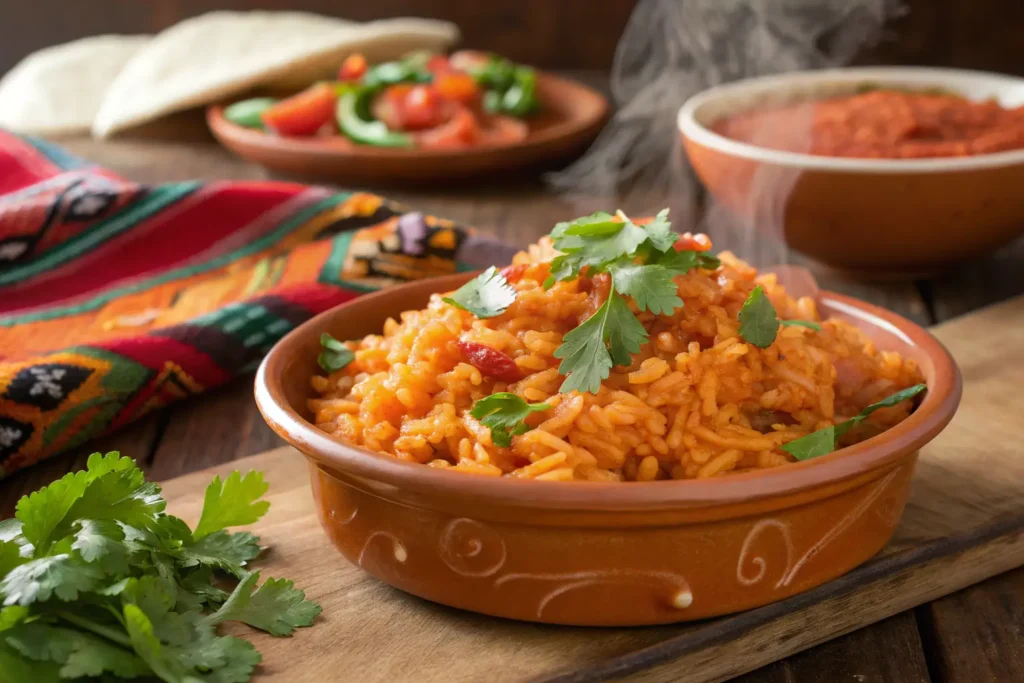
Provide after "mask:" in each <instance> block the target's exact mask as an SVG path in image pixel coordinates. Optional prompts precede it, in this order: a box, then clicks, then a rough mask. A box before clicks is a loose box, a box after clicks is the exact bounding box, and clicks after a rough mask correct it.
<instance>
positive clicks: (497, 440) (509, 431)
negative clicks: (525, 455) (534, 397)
mask: <svg viewBox="0 0 1024 683" xmlns="http://www.w3.org/2000/svg"><path fill="white" fill-rule="evenodd" d="M550 409H551V406H549V405H548V404H547V403H527V402H526V400H525V399H523V398H521V397H519V396H516V395H515V394H512V393H509V392H507V391H501V392H498V393H496V394H491V395H490V396H488V397H486V398H482V399H480V400H479V401H477V402H476V403H474V404H473V407H472V408H471V409H470V411H469V414H470V415H472V416H473V417H474V418H476V419H477V420H479V421H480V424H482V425H484V426H485V427H489V428H490V430H491V441H493V442H494V445H495V446H499V447H502V448H508V446H509V445H511V443H512V437H513V436H516V435H519V434H525V433H526V432H528V431H530V427H529V425H527V424H526V423H525V422H524V421H523V420H525V419H526V417H527V416H528V415H529V414H530V413H537V412H540V411H542V410H550Z"/></svg>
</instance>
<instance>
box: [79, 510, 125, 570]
mask: <svg viewBox="0 0 1024 683" xmlns="http://www.w3.org/2000/svg"><path fill="white" fill-rule="evenodd" d="M77 525H78V530H77V532H76V533H75V540H74V542H73V543H72V544H71V548H72V550H77V551H78V553H79V555H81V556H82V559H83V560H85V561H86V562H99V564H100V567H102V569H103V571H104V572H106V573H107V574H127V573H128V554H127V552H126V551H125V546H124V530H123V529H122V528H121V527H120V525H118V523H117V522H114V521H112V520H109V519H104V520H96V519H82V520H79V521H78V522H77Z"/></svg>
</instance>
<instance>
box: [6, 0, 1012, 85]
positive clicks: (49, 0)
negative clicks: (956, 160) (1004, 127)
mask: <svg viewBox="0 0 1024 683" xmlns="http://www.w3.org/2000/svg"><path fill="white" fill-rule="evenodd" d="M636 2H637V0H290V1H289V0H276V1H275V0H255V1H254V0H226V1H225V0H220V1H216V0H0V73H3V72H5V71H7V70H8V69H10V68H11V67H12V66H14V64H15V63H17V61H18V60H19V59H21V57H23V56H25V55H26V54H28V53H29V52H32V51H33V50H37V49H39V48H41V47H46V46H48V45H54V44H56V43H61V42H65V41H68V40H73V39H75V38H81V37H84V36H88V35H94V34H97V33H155V32H157V31H159V30H160V29H163V28H166V27H167V26H170V25H171V24H174V23H175V22H177V21H179V20H181V19H184V18H186V17H190V16H195V15H197V14H202V13H203V12H206V11H209V10H211V9H236V10H237V9H272V10H286V9H290V10H308V11H313V12H319V13H322V14H329V15H336V16H340V17H345V18H348V19H355V20H369V19H376V18H384V17H395V16H423V17H435V18H439V19H447V20H450V21H453V22H455V23H456V24H458V25H459V26H460V27H461V29H462V33H463V36H464V45H465V46H468V47H480V48H487V49H490V50H494V51H496V52H500V53H502V54H505V55H507V56H509V57H511V58H512V59H515V60H518V61H524V62H529V63H532V64H535V65H537V66H541V67H546V68H561V69H607V68H608V67H609V66H610V64H611V60H612V55H613V54H614V51H615V44H616V42H617V41H618V38H619V36H620V35H621V33H622V29H623V27H624V26H625V23H626V20H627V18H628V17H629V14H630V11H631V10H632V9H633V7H634V5H635V4H636ZM751 2H772V0H751ZM904 5H905V6H906V8H907V10H908V11H907V13H906V15H905V16H903V17H902V18H900V19H898V20H896V21H894V22H892V24H891V25H890V27H889V30H888V31H887V36H886V38H885V40H884V41H883V42H882V43H881V44H880V45H878V46H877V47H874V48H871V49H870V50H868V51H866V52H865V53H864V54H862V55H861V56H860V57H859V58H858V60H857V61H858V62H861V63H891V64H922V65H936V66H958V67H965V68H975V69H987V70H992V71H1003V72H1007V73H1012V74H1020V75H1024V0H904Z"/></svg>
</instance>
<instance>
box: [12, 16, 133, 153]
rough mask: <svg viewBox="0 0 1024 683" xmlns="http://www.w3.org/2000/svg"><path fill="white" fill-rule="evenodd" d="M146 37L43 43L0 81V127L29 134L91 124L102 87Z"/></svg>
mask: <svg viewBox="0 0 1024 683" xmlns="http://www.w3.org/2000/svg"><path fill="white" fill-rule="evenodd" d="M149 40H150V36H115V35H105V36H93V37H91V38H83V39H82V40H76V41H74V42H71V43H65V44H64V45H57V46H54V47H48V48H46V49H43V50H40V51H38V52H35V53H33V54H31V55H29V56H28V57H26V58H25V59H23V60H21V61H20V62H19V63H18V64H17V65H16V66H15V67H14V68H13V69H11V70H10V71H8V72H7V74H6V75H5V76H4V77H3V79H0V126H2V127H4V128H8V129H10V130H12V131H14V132H16V133H27V134H30V135H65V134H71V133H82V132H86V131H88V130H89V129H90V128H91V127H92V122H93V120H94V119H95V118H96V112H98V111H99V109H100V104H101V103H102V102H103V96H104V94H105V93H106V90H107V86H108V85H110V83H111V82H112V81H113V80H114V78H115V77H117V74H118V73H119V72H120V71H121V69H122V67H124V65H125V64H127V63H128V61H129V60H130V59H131V58H132V56H133V55H134V54H135V53H136V52H138V51H139V49H140V48H141V47H142V46H143V45H145V44H146V43H147V42H148V41H149Z"/></svg>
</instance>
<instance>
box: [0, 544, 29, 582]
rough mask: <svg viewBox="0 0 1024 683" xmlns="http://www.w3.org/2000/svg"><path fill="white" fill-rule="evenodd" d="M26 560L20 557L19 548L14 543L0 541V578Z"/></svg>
mask: <svg viewBox="0 0 1024 683" xmlns="http://www.w3.org/2000/svg"><path fill="white" fill-rule="evenodd" d="M27 561H28V560H27V559H25V558H24V557H22V555H21V546H19V545H18V544H17V543H15V542H14V541H0V576H3V575H5V574H7V573H8V572H9V571H11V570H12V569H14V568H15V567H17V566H18V565H20V564H25V563H26V562H27Z"/></svg>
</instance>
